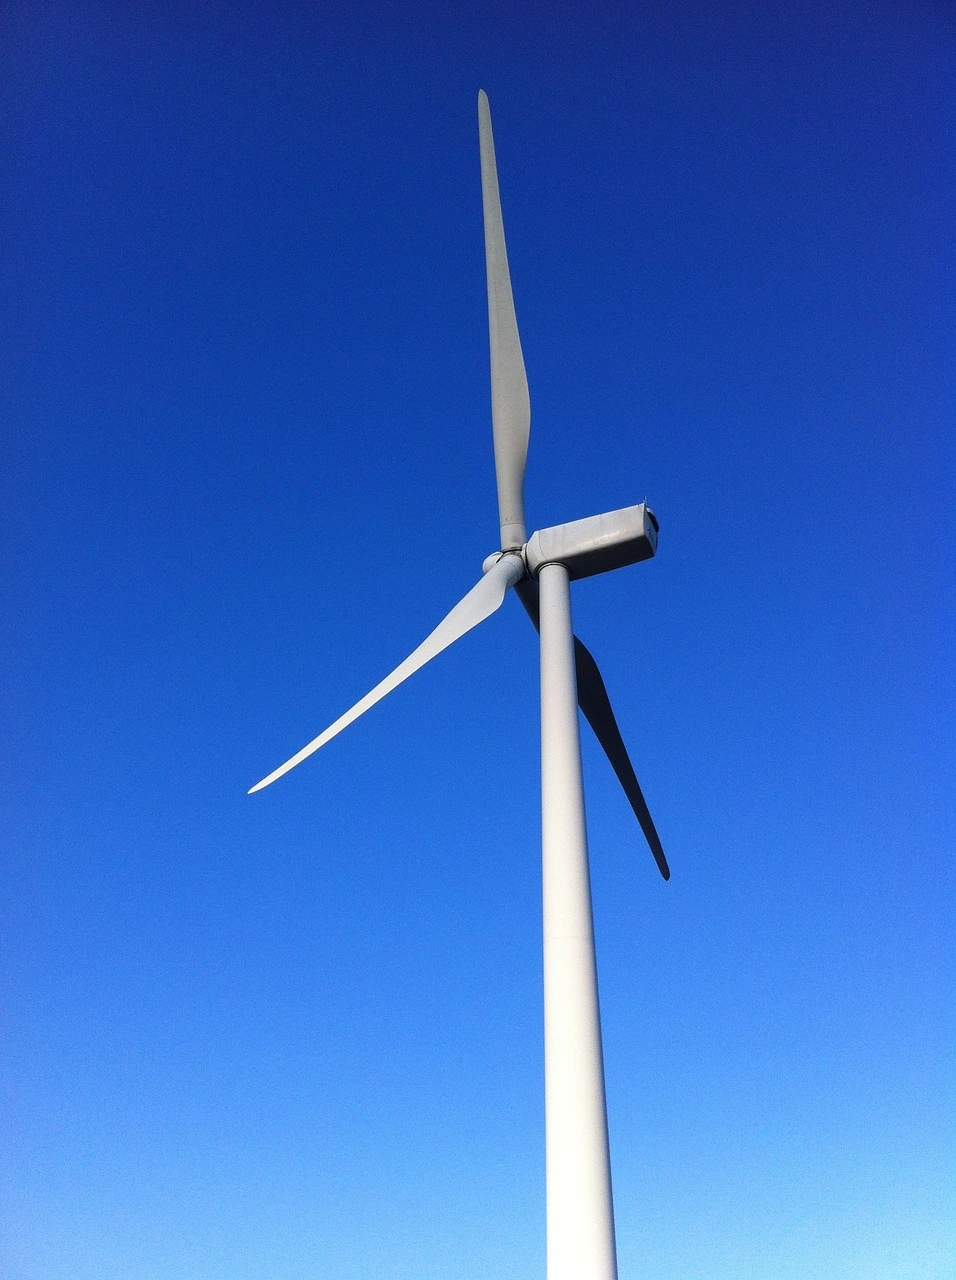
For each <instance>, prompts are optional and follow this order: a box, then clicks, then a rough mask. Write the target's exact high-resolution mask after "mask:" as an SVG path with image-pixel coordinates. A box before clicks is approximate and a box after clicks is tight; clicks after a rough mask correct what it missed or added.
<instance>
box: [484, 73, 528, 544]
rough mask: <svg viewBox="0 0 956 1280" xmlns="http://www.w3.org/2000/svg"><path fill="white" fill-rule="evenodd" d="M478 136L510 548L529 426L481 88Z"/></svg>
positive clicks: (519, 513)
mask: <svg viewBox="0 0 956 1280" xmlns="http://www.w3.org/2000/svg"><path fill="white" fill-rule="evenodd" d="M478 140H479V144H480V148H481V204H482V209H483V211H484V221H485V270H486V273H487V280H488V339H489V345H490V348H491V424H492V429H493V431H494V437H495V475H496V477H497V480H498V516H499V520H500V523H501V547H502V550H503V551H510V550H512V549H514V548H517V547H522V546H524V543H525V525H524V469H525V462H526V460H527V457H528V435H529V432H530V429H531V401H530V399H529V397H528V378H527V374H526V373H525V368H524V357H523V356H522V354H521V340H520V339H519V337H518V321H517V319H516V318H515V304H514V297H513V296H512V293H511V273H510V271H509V270H508V252H507V249H506V248H505V229H504V224H503V222H502V220H501V197H500V196H499V194H498V169H497V166H496V164H495V142H494V138H493V136H492V132H491V111H490V109H489V107H488V97H487V95H486V93H485V92H484V90H481V92H480V93H479V94H478Z"/></svg>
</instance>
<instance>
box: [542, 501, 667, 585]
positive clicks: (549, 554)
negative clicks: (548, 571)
mask: <svg viewBox="0 0 956 1280" xmlns="http://www.w3.org/2000/svg"><path fill="white" fill-rule="evenodd" d="M657 530H658V524H657V517H656V516H655V515H654V512H653V511H651V509H650V507H648V505H647V503H645V502H641V503H639V504H638V505H637V506H636V507H622V508H621V510H620V511H607V512H605V514H604V515H601V516H587V517H586V518H585V519H584V520H572V521H571V522H570V523H569V524H556V525H555V526H554V527H553V528H551V529H539V530H538V531H537V533H533V534H532V535H531V537H530V539H529V540H528V542H527V543H526V545H525V547H524V550H523V552H522V554H523V555H524V561H525V564H526V565H527V566H528V572H529V573H530V574H532V576H534V577H537V575H538V570H539V569H541V568H542V567H543V566H544V565H546V564H552V563H554V562H555V561H557V563H558V564H563V565H564V567H565V568H566V569H567V571H568V576H569V577H570V578H571V579H572V580H573V579H575V578H590V577H591V576H592V575H593V574H595V573H607V571H608V570H609V569H620V568H622V567H623V566H624V565H626V564H637V562H638V561H639V560H649V559H650V558H651V556H652V555H653V554H654V552H655V551H656V550H657Z"/></svg>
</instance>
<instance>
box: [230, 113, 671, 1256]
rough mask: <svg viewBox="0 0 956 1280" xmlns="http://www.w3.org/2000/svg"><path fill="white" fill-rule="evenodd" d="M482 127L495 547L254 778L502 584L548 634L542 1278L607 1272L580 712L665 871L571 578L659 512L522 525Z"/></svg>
mask: <svg viewBox="0 0 956 1280" xmlns="http://www.w3.org/2000/svg"><path fill="white" fill-rule="evenodd" d="M478 136H479V143H480V150H481V194H482V206H483V210H484V227H485V265H486V271H487V282H488V330H489V341H490V348H491V416H492V428H493V434H494V446H495V475H496V478H497V482H498V514H499V521H500V526H501V548H500V550H499V551H496V552H494V553H493V554H492V555H490V556H488V558H487V559H486V560H485V562H484V564H483V565H482V572H483V577H482V579H481V581H480V582H479V583H478V584H477V586H475V587H473V588H472V589H471V591H469V592H468V594H467V595H466V596H465V597H464V599H463V600H461V601H460V602H459V603H458V604H457V605H456V606H455V607H454V609H452V611H451V612H450V613H449V614H448V615H447V617H446V618H445V619H444V620H443V621H442V622H440V623H439V624H438V626H437V627H436V628H435V630H434V631H433V632H432V633H431V634H430V635H429V636H428V637H427V638H426V639H425V640H424V641H422V643H421V644H420V645H419V646H418V648H417V649H416V650H415V651H414V653H412V654H410V655H409V657H407V658H406V659H405V661H404V662H403V663H401V664H400V665H399V666H398V667H396V669H395V670H394V671H393V672H392V673H391V674H390V675H388V676H386V677H385V679H384V680H382V681H381V682H380V683H379V684H377V685H376V686H375V688H374V689H372V691H371V692H370V693H368V694H366V695H365V697H364V698H362V699H361V700H360V701H359V702H357V703H356V704H355V706H354V707H352V708H351V709H350V710H349V711H346V712H345V714H344V715H342V716H340V717H339V719H338V720H336V721H335V723H334V724H331V725H330V726H329V727H328V728H327V729H326V730H325V731H324V732H323V733H320V734H319V736H318V737H317V738H313V740H312V741H311V742H310V743H308V744H307V745H306V746H304V747H303V748H302V750H301V751H299V752H297V753H296V754H295V755H294V756H292V757H291V759H289V760H287V761H286V762H285V764H282V765H280V766H279V768H278V769H275V770H274V771H273V772H272V773H270V774H269V775H268V776H267V777H265V778H263V779H262V781H261V782H257V783H256V785H255V786H254V787H252V788H251V789H250V794H251V792H253V791H261V790H262V788H263V787H267V786H269V784H270V783H272V782H275V780H276V779H277V778H280V777H281V776H282V775H283V774H284V773H288V771H289V770H290V769H292V768H294V767H295V766H296V765H297V764H299V763H301V761H303V760H304V759H306V757H307V756H310V755H312V753H313V752H314V751H318V749H319V747H322V746H324V745H325V744H326V743H327V742H328V741H329V740H330V739H331V738H334V737H335V736H336V734H338V733H341V731H342V730H343V729H344V728H346V727H347V726H348V725H350V724H351V723H352V722H353V721H354V720H357V719H358V717H359V716H360V715H362V714H363V713H364V712H366V711H367V710H368V709H369V708H370V707H372V706H374V704H375V703H376V702H378V701H379V700H380V699H382V698H384V697H385V695H386V694H387V693H390V692H391V691H392V690H393V689H394V688H396V686H397V685H399V684H401V683H402V681H404V680H407V679H408V677H409V676H410V675H412V674H413V673H414V672H416V671H417V670H418V669H419V668H420V667H422V666H424V665H425V663H426V662H429V661H430V660H431V659H432V658H434V657H435V656H436V655H437V654H439V653H441V651H442V650H443V649H446V648H447V647H448V646H449V645H450V644H453V643H454V641H456V640H458V639H460V638H461V637H462V636H463V635H465V634H466V632H468V631H471V630H472V628H473V627H476V626H477V625H478V623H479V622H483V621H484V619H485V618H487V617H490V615H491V614H493V613H494V612H496V610H497V609H498V608H500V606H501V604H502V602H503V601H504V598H505V596H506V595H507V593H508V591H509V589H510V588H511V587H514V588H515V591H516V593H517V595H518V598H519V599H520V600H521V603H522V604H523V605H524V607H525V609H526V611H527V613H528V614H529V616H530V618H531V620H532V622H533V623H534V625H535V627H536V628H537V629H538V631H539V634H540V642H541V827H542V842H541V843H542V883H543V916H544V1028H545V1034H544V1041H545V1140H546V1177H547V1189H546V1190H547V1194H546V1199H547V1258H548V1280H616V1276H617V1258H616V1250H615V1243H614V1208H613V1201H612V1196H611V1164H610V1156H609V1151H608V1134H607V1110H606V1106H605V1097H604V1060H603V1053H602V1049H601V1024H600V1013H599V1007H598V987H597V968H596V964H595V955H594V928H593V922H592V914H591V885H590V875H589V871H588V849H587V833H586V830H585V821H584V786H583V780H582V774H581V741H580V734H579V722H578V708H579V707H580V709H581V711H582V712H583V713H584V716H585V718H586V719H587V721H588V723H589V724H590V725H591V728H592V729H593V730H594V733H595V735H596V737H597V739H598V741H599V743H600V744H601V746H602V747H603V749H604V752H605V754H606V755H607V757H608V760H609V761H610V763H611V766H612V768H613V769H614V771H615V773H616V774H617V777H618V779H619V780H620V783H621V785H622V786H623V788H624V792H625V794H626V795H627V798H628V800H629V802H630V804H631V807H632V809H633V810H634V814H635V816H636V817H637V820H638V822H639V823H640V826H641V830H642V831H643V833H644V836H645V838H646V840H647V843H648V845H649V846H650V849H651V852H652V854H653V855H654V858H655V860H656V862H657V866H658V868H659V870H660V873H661V875H662V876H663V877H664V879H665V880H667V879H669V878H670V871H669V870H668V866H667V860H666V858H665V857H664V850H663V848H662V847H661V842H660V839H659V838H658V835H657V831H656V829H655V827H654V823H653V820H652V819H651V815H650V813H649V812H648V808H647V805H646V803H645V801H644V796H643V794H642V793H641V788H640V786H639V784H638V781H637V778H636V776H635V774H634V770H633V768H632V766H631V762H630V759H629V757H628V754H627V750H626V748H625V746H624V742H623V740H622V738H621V734H620V731H619V730H618V727H617V722H616V720H615V718H614V712H613V711H612V710H611V704H610V701H609V699H608V695H607V690H606V689H605V686H604V681H603V679H602V678H601V673H600V671H599V670H598V668H597V664H596V663H595V661H594V659H593V658H592V657H591V655H590V653H589V652H588V651H587V649H586V648H585V647H584V645H583V644H582V643H581V641H580V640H578V638H577V637H576V636H575V635H574V632H573V630H572V625H571V596H570V584H571V582H572V581H574V580H576V579H578V578H586V577H590V576H591V575H593V574H597V573H605V572H607V571H609V570H611V569H617V568H621V567H622V566H624V565H628V564H634V563H636V562H638V561H640V560H647V559H649V558H650V557H651V556H653V555H654V553H655V551H656V550H657V533H658V525H657V520H656V519H655V517H654V514H653V512H652V511H651V510H650V509H649V508H648V507H647V506H646V504H644V503H640V504H639V505H637V506H633V507H625V508H623V509H622V510H620V511H611V512H607V513H605V514H604V515H597V516H589V517H587V518H586V519H584V520H575V521H572V522H571V523H569V524H563V525H556V526H554V527H552V528H548V529H539V530H538V531H537V532H536V533H533V534H532V535H531V537H530V538H528V537H527V536H526V530H525V518H524V473H525V461H526V458H527V454H528V434H529V429H530V424H531V406H530V400H529V396H528V379H527V376H526V374H525V367H524V358H523V356H522V354H521V342H520V339H519V337H518V324H517V320H516V318H515V307H514V298H513V296H512V292H511V274H510V271H509V269H508V254H507V250H506V247H505V235H504V225H503V222H502V216H501V199H500V196H499V192H498V173H497V166H496V163H495V148H494V138H493V135H492V130H491V113H490V110H489V107H488V98H487V96H486V95H485V93H484V91H482V92H480V93H479V94H478Z"/></svg>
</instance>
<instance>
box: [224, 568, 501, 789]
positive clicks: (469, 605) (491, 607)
mask: <svg viewBox="0 0 956 1280" xmlns="http://www.w3.org/2000/svg"><path fill="white" fill-rule="evenodd" d="M523 573H524V565H523V564H522V562H521V557H520V556H514V555H508V556H502V557H501V559H500V560H499V561H498V562H497V563H496V564H494V565H492V567H491V568H490V569H489V570H488V572H487V573H486V574H485V576H484V577H483V578H482V580H481V581H480V582H479V583H478V585H477V586H475V587H472V589H471V590H470V591H469V592H468V594H467V595H466V596H465V598H464V599H463V600H461V601H460V602H459V603H458V604H456V605H455V607H454V609H452V611H451V613H449V614H448V616H447V617H446V618H444V619H443V620H442V621H441V622H440V623H439V624H438V626H437V627H436V628H435V630H434V631H433V632H432V633H431V635H430V636H428V638H427V639H425V640H423V641H422V643H421V644H420V645H419V646H418V648H417V649H416V650H415V651H414V653H411V654H409V656H408V657H407V658H406V659H405V661H404V662H403V663H402V664H401V665H400V666H398V667H396V668H395V670H394V671H393V672H392V673H391V675H388V676H386V677H385V679H384V680H382V681H381V682H380V683H379V684H377V685H376V686H375V688H374V689H373V690H372V691H371V693H367V694H366V695H365V697H364V698H361V699H360V700H359V701H358V702H356V704H355V706H354V707H352V708H351V710H349V711H346V713H345V714H344V715H342V716H339V718H338V720H336V721H335V723H334V724H330V725H329V727H328V728H327V729H326V730H325V731H324V733H320V734H319V736H318V737H317V738H313V739H312V741H311V742H310V743H308V744H307V745H306V746H304V747H303V748H302V750H301V751H297V752H296V754H295V755H294V756H293V757H292V758H291V760H287V761H286V762H285V764H281V765H279V767H278V769H274V770H273V771H272V773H270V774H269V775H268V777H265V778H263V779H262V781H261V782H257V783H256V785H255V786H254V787H250V788H249V793H248V794H249V795H252V793H253V792H254V791H261V790H262V789H263V787H267V786H268V785H269V784H270V783H271V782H275V780H276V778H281V777H282V775H283V774H284V773H288V772H289V770H290V769H294V768H295V766H296V765H297V764H301V762H302V761H303V760H305V759H306V757H307V756H310V755H312V753H313V752H314V751H318V749H319V747H324V746H325V744H326V743H327V742H329V741H330V740H331V739H332V738H334V737H335V735H336V734H338V733H341V732H342V730H343V729H345V728H347V727H348V726H349V725H350V724H351V723H352V722H353V721H354V720H357V719H358V718H359V716H360V715H363V714H364V712H366V711H368V709H369V707H374V705H375V703H376V702H379V701H380V700H381V699H382V698H384V697H385V695H386V694H387V693H391V691H392V690H393V689H395V688H397V686H398V685H400V684H401V683H402V681H403V680H407V679H408V677H409V676H410V675H414V673H415V672H416V671H417V670H418V669H419V668H420V667H423V666H424V665H425V663H426V662H430V661H431V659H432V658H434V657H437V655H438V654H439V653H441V651H442V650H443V649H447V648H448V646H449V645H450V644H453V643H454V642H455V641H456V640H460V639H461V637H462V636H463V635H465V634H466V633H467V632H469V631H471V629H472V628H473V627H477V625H478V623H479V622H484V620H485V618H488V617H490V616H491V614H493V613H494V612H495V611H496V610H497V609H499V608H500V607H501V603H502V601H503V600H504V598H505V596H506V595H507V593H508V588H509V587H512V586H514V584H515V583H516V582H517V581H518V579H519V578H520V577H521V575H522V574H523Z"/></svg>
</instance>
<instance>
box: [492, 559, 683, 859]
mask: <svg viewBox="0 0 956 1280" xmlns="http://www.w3.org/2000/svg"><path fill="white" fill-rule="evenodd" d="M517 593H518V599H519V600H520V601H521V603H522V604H523V605H524V607H525V610H526V612H527V614H528V617H529V618H530V619H531V621H532V622H533V623H534V625H535V629H536V630H537V629H538V613H539V611H538V584H537V583H536V582H535V581H534V579H533V578H525V579H524V580H523V581H522V582H520V583H519V584H518V587H517ZM574 672H575V678H576V680H577V686H578V706H579V707H580V708H581V710H582V712H583V713H584V717H585V719H586V720H587V722H588V724H589V725H590V726H591V728H592V729H593V730H594V736H595V737H596V738H597V740H598V742H599V743H600V744H601V747H602V749H603V751H604V754H605V755H606V756H607V758H608V760H609V761H610V762H611V768H612V769H613V770H614V772H615V773H616V774H617V778H618V781H619V782H620V784H621V786H622V787H623V788H624V794H625V795H626V796H627V798H628V801H629V802H630V805H631V808H632V809H633V810H634V816H635V817H636V818H637V820H638V822H639V823H640V826H641V830H642V831H643V832H644V838H645V840H646V841H647V843H648V845H649V847H650V850H651V853H652V854H653V855H654V861H655V862H656V863H657V868H658V870H659V871H660V873H661V875H662V876H663V877H664V879H665V880H669V879H670V878H671V873H670V868H669V867H668V865H667V858H666V857H665V856H664V849H663V847H662V845H661V841H660V836H659V835H658V834H657V828H656V827H655V826H654V819H653V818H652V817H651V814H650V810H649V809H648V807H647V801H646V800H645V799H644V793H643V792H642V791H641V785H640V783H639V782H638V780H637V775H636V774H635V772H634V767H633V765H632V764H631V760H630V757H629V756H628V754H627V747H625V745H624V739H623V738H622V737H621V731H620V729H619V728H618V726H617V720H616V718H615V715H614V711H613V709H612V707H611V700H610V698H609V697H608V695H607V688H606V686H605V684H604V679H603V677H602V675H601V672H600V671H599V670H598V665H597V663H596V662H595V661H594V658H593V657H592V656H591V654H590V653H589V652H588V650H587V649H586V648H585V647H584V645H583V644H582V643H581V641H580V640H579V639H578V638H577V636H575V637H574Z"/></svg>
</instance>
